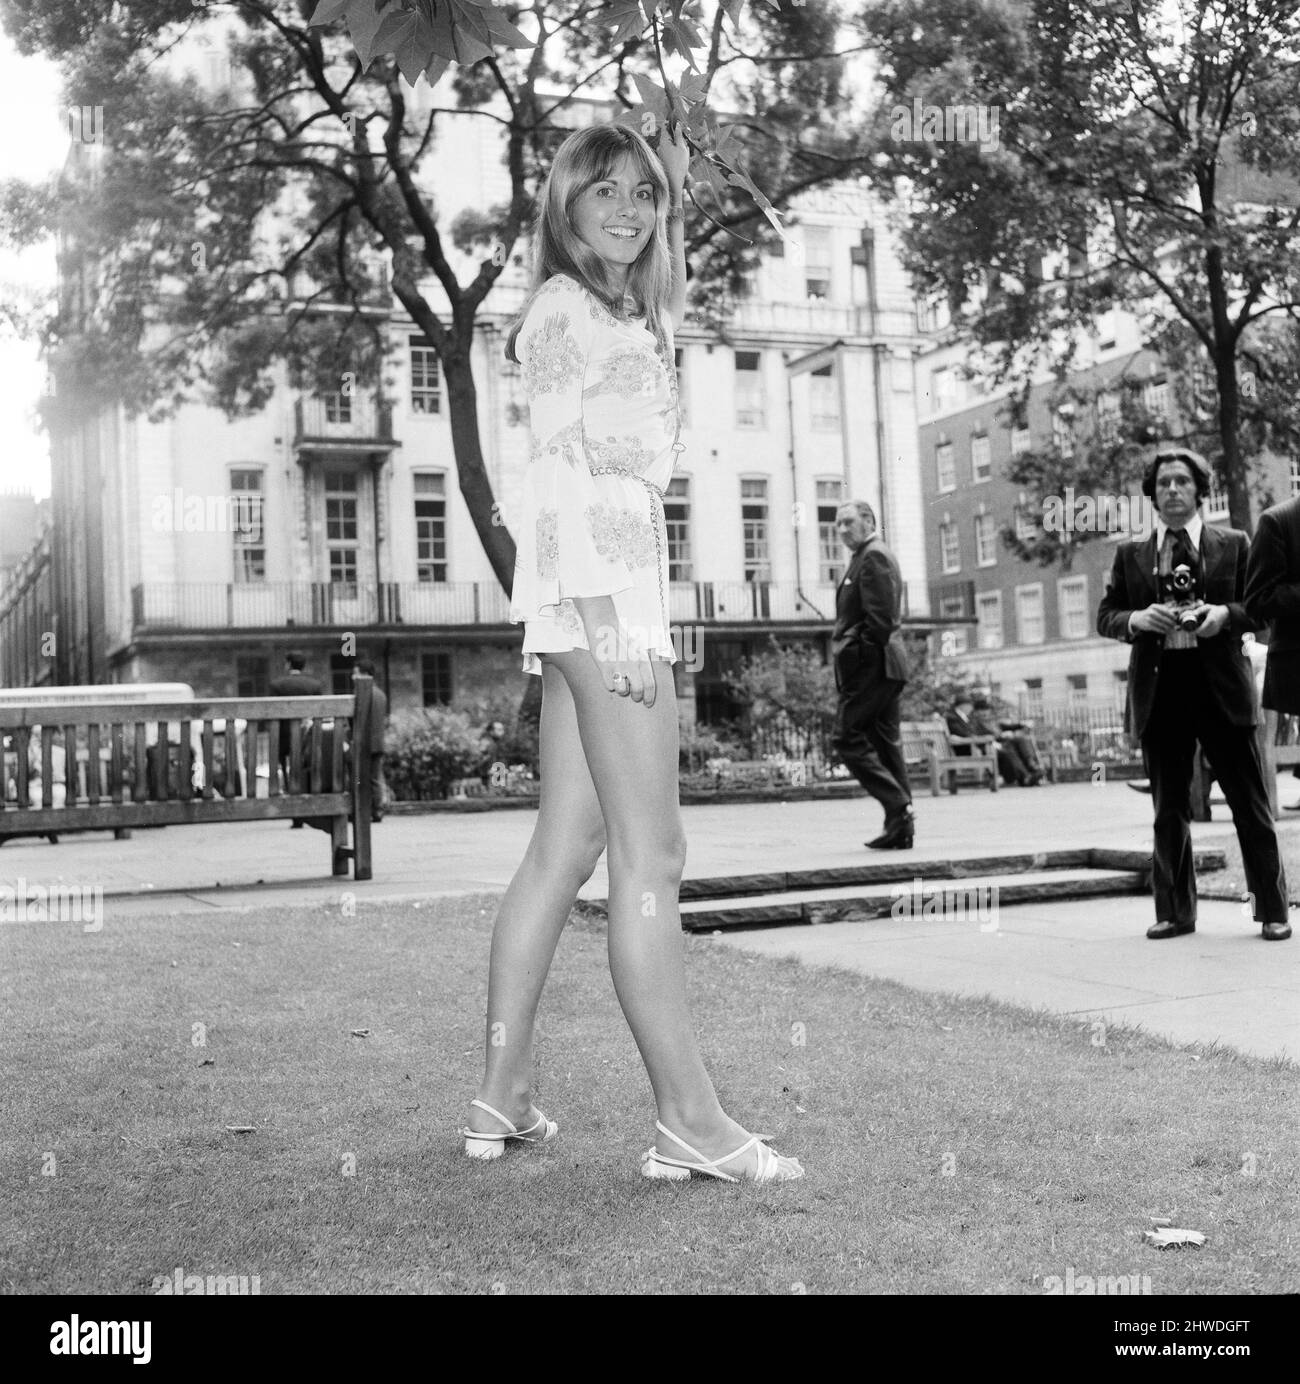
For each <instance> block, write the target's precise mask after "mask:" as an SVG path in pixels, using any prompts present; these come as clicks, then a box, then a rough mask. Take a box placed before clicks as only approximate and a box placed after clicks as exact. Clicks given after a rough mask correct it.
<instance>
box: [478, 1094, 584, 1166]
mask: <svg viewBox="0 0 1300 1384" xmlns="http://www.w3.org/2000/svg"><path fill="white" fill-rule="evenodd" d="M470 1104H471V1105H477V1106H478V1108H479V1109H480V1110H486V1111H487V1113H488V1114H489V1115H491V1116H492V1118H493V1119H496V1120H500V1121H501V1123H502V1124H503V1125H505V1127H506V1132H505V1133H504V1134H484V1133H482V1132H481V1131H480V1130H477V1129H468V1128H467V1129H462V1130H459V1131H458V1133H460V1134H463V1135H464V1136H465V1157H466V1158H480V1159H483V1160H484V1161H490V1160H491V1159H493V1158H500V1157H501V1155H502V1154H503V1153H504V1152H505V1151H506V1143H507V1142H508V1141H509V1140H511V1139H518V1140H519V1142H520V1143H521V1144H544V1143H546V1142H547V1140H549V1139H554V1138H555V1136H556V1135H557V1134H558V1133H559V1132H560V1127H559V1125H557V1124H556V1123H555V1121H554V1120H548V1119H547V1118H546V1116H545V1115H543V1114H542V1113H541V1111H538V1118H537V1123H536V1124H533V1125H529V1126H528V1128H527V1129H516V1128H515V1127H514V1125H513V1124H512V1123H511V1122H510V1121H509V1120H507V1119H506V1117H505V1116H504V1115H503V1114H502V1113H501V1112H500V1111H499V1110H493V1109H492V1107H491V1106H490V1105H488V1104H487V1102H486V1101H481V1100H472V1101H470Z"/></svg>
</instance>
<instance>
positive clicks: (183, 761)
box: [176, 721, 194, 802]
mask: <svg viewBox="0 0 1300 1384" xmlns="http://www.w3.org/2000/svg"><path fill="white" fill-rule="evenodd" d="M177 759H178V760H179V761H180V763H179V770H178V773H177V775H176V791H177V792H178V793H179V794H180V796H181V801H182V802H189V800H190V799H191V798H192V797H193V796H194V742H193V740H192V739H191V737H190V723H189V722H188V721H182V722H181V743H180V754H179V755H177Z"/></svg>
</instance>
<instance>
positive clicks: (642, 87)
mask: <svg viewBox="0 0 1300 1384" xmlns="http://www.w3.org/2000/svg"><path fill="white" fill-rule="evenodd" d="M632 80H633V82H635V83H636V89H637V95H639V96H640V98H641V104H642V105H643V106H644V107H645V108H646V110H648V111H652V112H653V113H654V114H655V115H656V116H658V118H659V119H660V120H667V119H668V93H667V92H666V91H665V90H664V89H663V87H661V86H660V85H659V83H658V82H654V81H651V80H650V78H649V77H646V76H644V75H643V74H642V73H640V72H634V73H633V74H632Z"/></svg>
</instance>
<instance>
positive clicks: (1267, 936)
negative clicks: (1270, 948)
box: [1261, 923, 1291, 942]
mask: <svg viewBox="0 0 1300 1384" xmlns="http://www.w3.org/2000/svg"><path fill="white" fill-rule="evenodd" d="M1261 935H1262V936H1263V938H1264V941H1266V942H1285V941H1286V939H1287V938H1288V937H1290V936H1291V924H1290V923H1265V924H1264V929H1263V932H1262V934H1261Z"/></svg>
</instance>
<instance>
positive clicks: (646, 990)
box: [551, 650, 759, 1175]
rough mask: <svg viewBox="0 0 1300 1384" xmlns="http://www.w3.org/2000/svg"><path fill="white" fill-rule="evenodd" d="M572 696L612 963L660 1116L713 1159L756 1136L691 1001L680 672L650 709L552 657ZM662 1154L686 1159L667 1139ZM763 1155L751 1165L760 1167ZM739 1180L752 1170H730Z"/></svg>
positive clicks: (574, 658) (572, 660)
mask: <svg viewBox="0 0 1300 1384" xmlns="http://www.w3.org/2000/svg"><path fill="white" fill-rule="evenodd" d="M551 658H552V659H553V661H554V662H555V664H556V665H557V666H558V668H559V669H560V671H561V672H562V673H563V674H564V677H565V679H566V681H567V682H568V685H569V690H570V691H571V693H572V694H573V702H574V706H575V708H576V712H577V725H578V730H579V734H580V736H581V741H582V748H583V751H584V753H585V756H586V762H587V766H588V768H589V769H590V772H591V778H592V781H593V782H594V784H595V792H596V795H597V797H598V799H599V803H600V808H601V812H602V813H603V816H604V821H605V831H606V834H607V837H608V842H609V877H610V895H609V961H610V971H611V974H612V975H613V978H614V988H615V991H616V992H617V994H618V999H619V1003H620V1004H621V1005H622V1007H623V1013H624V1015H625V1016H626V1018H627V1021H628V1025H629V1026H630V1028H631V1030H632V1034H633V1037H634V1038H635V1039H636V1044H637V1047H638V1048H639V1049H640V1052H641V1056H642V1059H643V1060H644V1062H645V1064H646V1070H647V1072H648V1073H649V1076H650V1083H651V1086H652V1087H653V1089H654V1096H655V1104H656V1105H657V1106H658V1112H659V1118H660V1119H661V1120H662V1121H663V1122H664V1124H666V1125H667V1126H668V1128H669V1129H671V1130H673V1132H674V1133H676V1134H678V1135H680V1136H681V1137H682V1138H683V1139H684V1140H685V1141H686V1142H687V1143H688V1144H690V1145H692V1146H693V1147H694V1148H696V1149H697V1150H699V1151H700V1152H701V1153H703V1154H705V1155H706V1156H708V1157H711V1158H720V1157H723V1156H724V1155H726V1154H728V1153H733V1152H734V1151H735V1150H736V1149H737V1148H738V1147H739V1146H740V1145H741V1144H743V1143H744V1142H745V1140H746V1138H747V1137H748V1134H747V1131H746V1130H745V1129H744V1128H743V1127H742V1126H741V1125H738V1124H737V1123H736V1122H735V1121H734V1120H732V1119H730V1118H728V1116H727V1115H726V1114H725V1113H724V1112H723V1110H722V1107H721V1106H720V1105H719V1103H718V1098H717V1095H716V1093H715V1092H714V1089H713V1083H712V1082H711V1081H710V1080H709V1075H708V1073H707V1072H706V1071H705V1070H704V1063H703V1061H702V1060H701V1058H700V1052H699V1048H698V1045H697V1044H696V1041H695V1030H694V1025H693V1023H692V1021H691V1016H690V1011H689V1008H688V1005H687V1001H686V977H685V971H684V967H683V956H682V951H683V949H682V934H681V918H680V916H679V913H678V898H677V894H678V887H679V885H680V884H681V877H682V868H683V866H684V864H685V859H686V839H685V834H684V832H683V830H682V824H681V809H680V805H679V801H678V792H677V755H678V730H677V699H676V696H675V693H674V688H673V680H672V672H671V670H670V669H669V668H668V667H667V666H666V665H665V664H663V663H656V664H655V673H656V686H657V689H658V690H657V694H656V697H655V700H654V705H653V706H651V707H646V706H645V705H643V704H641V703H639V702H633V701H632V700H631V699H630V698H627V697H622V696H617V695H611V693H610V692H609V691H608V690H607V689H606V687H605V685H604V682H603V680H602V678H601V674H600V671H599V669H598V668H597V666H596V663H595V661H594V660H593V659H592V657H591V655H590V654H589V653H587V652H585V651H582V650H575V651H573V652H571V653H566V654H553V655H551ZM656 1142H657V1145H658V1147H659V1149H660V1151H661V1152H663V1153H666V1154H669V1155H671V1156H673V1157H680V1156H681V1152H682V1151H681V1149H680V1148H679V1147H678V1146H677V1145H676V1144H674V1143H673V1142H672V1141H671V1140H669V1139H667V1138H666V1136H664V1135H659V1136H658V1139H657V1141H656ZM758 1161H759V1154H758V1151H757V1150H751V1151H750V1153H749V1154H747V1155H746V1159H745V1162H749V1163H751V1164H756V1163H757V1162H758ZM728 1171H729V1172H731V1173H732V1174H733V1175H739V1174H741V1173H743V1171H744V1163H741V1164H733V1165H729V1167H728Z"/></svg>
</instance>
